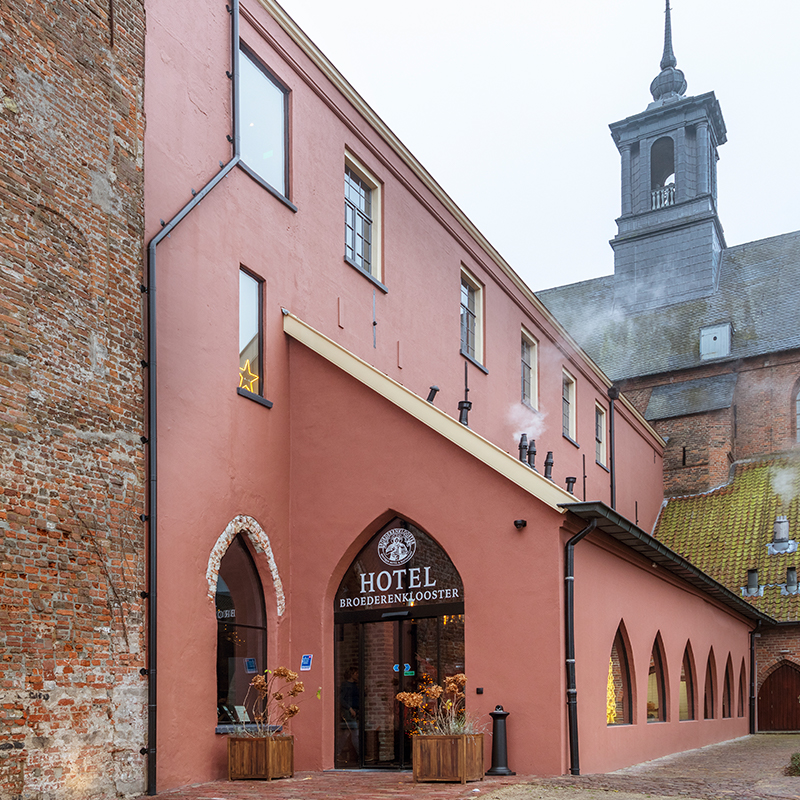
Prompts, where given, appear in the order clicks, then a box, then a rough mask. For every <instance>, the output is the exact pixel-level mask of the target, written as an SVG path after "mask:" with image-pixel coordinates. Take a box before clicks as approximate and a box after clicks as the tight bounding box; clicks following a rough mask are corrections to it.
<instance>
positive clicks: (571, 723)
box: [564, 519, 597, 775]
mask: <svg viewBox="0 0 800 800" xmlns="http://www.w3.org/2000/svg"><path fill="white" fill-rule="evenodd" d="M596 527H597V520H596V519H593V520H592V521H591V522H590V523H589V524H588V525H587V526H586V527H585V528H584V529H583V530H582V531H581V532H580V533H577V534H575V536H573V537H572V538H571V539H570V540H569V541H568V542H567V544H566V545H565V548H564V627H565V629H566V630H565V632H566V651H567V660H566V664H567V725H568V731H569V771H570V774H572V775H580V774H581V767H580V759H579V754H578V689H577V687H576V684H575V552H574V551H575V545H576V544H578V542H580V541H581V539H583V538H584V537H585V536H587V535H588V534H590V533H591V532H592V531H593V530H594V529H595V528H596Z"/></svg>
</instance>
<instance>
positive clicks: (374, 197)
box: [344, 153, 382, 281]
mask: <svg viewBox="0 0 800 800" xmlns="http://www.w3.org/2000/svg"><path fill="white" fill-rule="evenodd" d="M381 200H382V198H381V184H380V182H379V181H378V179H377V178H376V177H375V176H374V175H372V174H371V173H370V171H369V170H368V169H367V168H366V167H365V166H364V165H363V164H361V163H360V162H359V161H358V160H357V159H355V158H354V157H353V156H352V155H350V154H349V153H348V154H346V155H345V164H344V259H345V261H347V263H348V264H351V265H352V266H354V267H355V268H356V269H359V270H361V271H362V272H365V273H366V274H367V275H369V276H370V277H372V278H374V279H375V280H377V281H381V280H382V275H381V272H382V270H381Z"/></svg>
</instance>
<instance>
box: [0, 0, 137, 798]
mask: <svg viewBox="0 0 800 800" xmlns="http://www.w3.org/2000/svg"><path fill="white" fill-rule="evenodd" d="M0 38H1V39H2V41H1V42H0V65H2V69H0V148H2V159H0V220H1V221H2V224H0V401H2V402H1V404H0V535H1V536H2V543H3V546H2V550H1V551H0V642H1V643H2V645H1V646H0V798H2V799H3V800H11V798H15V799H17V798H18V799H19V800H34V798H35V800H51V799H52V798H59V800H62V798H100V797H102V798H107V797H117V796H120V795H131V794H135V793H137V792H140V791H142V790H143V786H144V782H143V758H142V756H141V755H140V754H139V748H140V747H141V746H142V745H143V744H144V737H145V712H146V678H143V677H142V676H141V675H140V674H139V669H140V668H141V667H142V666H143V665H144V659H145V653H144V640H143V630H144V616H143V612H144V608H143V601H142V600H141V598H140V596H139V593H140V591H141V590H142V589H143V588H144V582H145V574H144V570H145V560H144V539H143V535H144V530H143V528H144V526H143V523H142V522H141V520H140V519H139V515H140V514H141V513H143V507H144V461H143V458H144V453H143V445H142V443H141V441H140V438H139V437H140V436H141V434H142V432H143V398H142V370H141V365H140V359H141V358H142V352H143V351H142V341H143V338H142V332H141V327H142V326H141V317H142V305H141V303H142V301H141V296H140V292H139V285H140V283H141V271H142V236H143V229H142V199H143V195H142V141H143V127H144V120H143V110H142V80H143V47H144V9H143V6H142V3H141V2H140V0H101V2H98V3H94V2H86V3H76V2H72V1H71V0H49V2H46V3H41V2H38V3H33V2H27V1H26V0H4V3H3V4H2V7H0Z"/></svg>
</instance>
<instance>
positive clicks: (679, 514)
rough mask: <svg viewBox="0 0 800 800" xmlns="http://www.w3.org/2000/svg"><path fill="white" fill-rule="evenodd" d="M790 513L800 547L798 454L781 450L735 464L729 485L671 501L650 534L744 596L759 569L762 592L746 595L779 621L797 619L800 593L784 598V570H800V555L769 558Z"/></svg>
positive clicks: (793, 536) (799, 618)
mask: <svg viewBox="0 0 800 800" xmlns="http://www.w3.org/2000/svg"><path fill="white" fill-rule="evenodd" d="M779 515H782V516H786V517H788V518H789V538H790V539H794V540H795V541H797V542H798V543H799V544H800V458H798V457H797V456H795V455H784V456H780V457H776V458H770V459H763V460H759V461H747V462H740V463H737V464H736V465H735V469H734V476H733V479H732V480H731V482H730V483H728V484H726V485H725V486H722V487H720V488H719V489H715V490H713V491H711V492H707V493H705V494H700V495H692V496H689V497H675V498H672V499H670V500H668V501H667V502H666V503H665V505H664V507H663V509H662V511H661V515H660V516H659V519H658V522H657V523H656V528H655V531H654V533H653V535H654V536H655V538H656V539H659V540H660V541H662V542H663V543H664V544H665V545H667V546H668V547H670V548H671V549H672V550H674V551H675V552H677V553H679V554H680V555H682V556H683V557H684V558H686V559H687V560H688V561H691V562H692V563H693V564H694V565H695V566H697V567H699V568H700V569H701V570H703V572H705V573H707V574H708V575H710V576H711V577H712V578H714V579H715V580H717V581H719V582H720V583H721V584H723V585H724V586H726V587H727V588H728V589H730V590H731V591H732V592H736V593H737V594H741V589H742V587H743V586H745V585H746V584H747V570H748V569H757V570H758V582H759V584H760V585H764V586H765V588H764V596H763V597H755V598H748V601H749V602H751V603H752V604H753V605H754V606H755V607H757V608H758V609H759V610H761V611H764V612H765V613H767V614H769V615H770V616H772V617H775V618H776V619H778V620H782V621H793V622H795V621H800V595H794V596H785V597H784V596H783V595H782V594H781V588H780V585H781V584H784V583H785V582H786V568H787V567H798V568H800V552H794V553H790V554H780V555H770V554H769V553H768V551H767V544H768V543H770V542H771V541H772V533H773V523H774V522H775V517H777V516H779Z"/></svg>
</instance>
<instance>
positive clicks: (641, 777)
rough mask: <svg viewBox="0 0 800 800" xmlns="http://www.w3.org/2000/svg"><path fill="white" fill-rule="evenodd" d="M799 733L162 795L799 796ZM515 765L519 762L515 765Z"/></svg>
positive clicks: (360, 798) (213, 799) (222, 798)
mask: <svg viewBox="0 0 800 800" xmlns="http://www.w3.org/2000/svg"><path fill="white" fill-rule="evenodd" d="M796 752H800V734H774V735H773V734H757V735H755V736H747V737H744V738H742V739H736V740H734V741H732V742H724V743H722V744H716V745H709V746H707V747H703V748H700V749H699V750H690V751H688V752H686V753H680V754H677V755H673V756H666V757H665V758H660V759H658V760H656V761H649V762H646V763H644V764H639V765H637V766H635V767H628V768H626V769H623V770H619V771H617V772H613V773H609V774H607V775H582V776H579V777H574V776H561V777H556V778H536V777H532V776H524V775H516V776H513V777H507V778H506V777H504V778H486V779H485V780H484V781H480V782H475V783H468V784H466V785H465V786H462V785H460V784H452V783H451V784H445V783H441V784H436V783H418V784H415V783H414V782H413V781H412V779H411V774H410V773H408V772H379V771H374V772H368V771H357V772H356V771H353V772H347V771H332V772H300V773H297V774H296V775H295V777H294V778H287V779H283V780H276V781H272V782H265V781H235V782H232V783H231V782H228V781H215V782H213V783H205V784H201V785H198V786H190V787H186V788H183V789H177V790H174V791H171V792H162V793H161V794H159V795H157V798H158V800H256V799H258V800H389V799H390V798H391V800H456V799H457V798H469V797H472V798H476V797H483V798H486V800H576V798H578V797H579V798H580V800H597V798H598V797H604V796H606V793H607V792H609V791H611V792H614V793H615V794H614V795H613V799H612V800H623V798H624V795H626V794H628V795H630V794H633V795H648V796H650V797H652V796H673V797H674V796H683V797H689V798H699V799H700V800H764V799H765V798H767V799H769V800H775V798H798V800H800V778H795V777H788V776H786V775H785V774H784V770H785V768H786V766H787V765H788V764H789V759H790V757H791V755H792V753H796ZM511 766H512V767H513V764H512V765H511Z"/></svg>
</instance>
